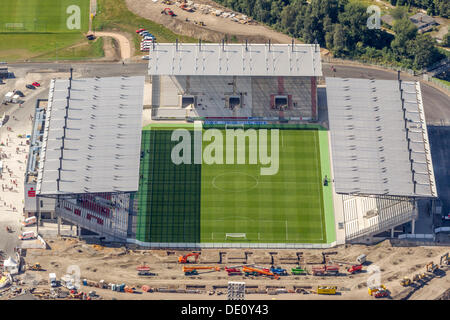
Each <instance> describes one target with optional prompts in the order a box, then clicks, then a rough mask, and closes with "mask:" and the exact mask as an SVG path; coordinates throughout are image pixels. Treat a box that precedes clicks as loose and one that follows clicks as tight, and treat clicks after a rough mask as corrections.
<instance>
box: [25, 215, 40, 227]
mask: <svg viewBox="0 0 450 320" xmlns="http://www.w3.org/2000/svg"><path fill="white" fill-rule="evenodd" d="M36 222H37V219H36V216H32V217H29V218H27V219H25V220H24V221H23V222H22V224H23V225H24V227H29V226H32V225H33V224H35V223H36Z"/></svg>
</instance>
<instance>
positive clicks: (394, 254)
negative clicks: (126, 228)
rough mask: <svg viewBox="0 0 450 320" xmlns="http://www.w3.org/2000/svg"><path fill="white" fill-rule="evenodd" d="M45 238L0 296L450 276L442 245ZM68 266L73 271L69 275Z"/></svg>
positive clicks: (159, 293) (194, 290) (416, 289)
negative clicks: (191, 245) (215, 246)
mask: <svg viewBox="0 0 450 320" xmlns="http://www.w3.org/2000/svg"><path fill="white" fill-rule="evenodd" d="M48 245H49V249H48V250H39V249H28V250H26V252H25V250H22V253H21V258H20V262H21V264H20V269H21V270H24V271H23V272H20V273H21V274H20V275H15V276H14V282H13V283H11V286H6V285H5V283H6V282H8V281H9V280H7V278H6V279H5V277H2V284H3V285H2V288H1V289H0V294H1V295H2V297H1V298H0V299H10V298H12V297H14V296H17V295H21V294H25V293H29V294H32V295H33V296H34V297H36V298H37V299H191V300H192V299H193V300H197V299H222V300H223V299H227V292H228V291H227V288H228V282H229V281H241V282H245V299H273V298H275V299H364V300H365V299H395V300H404V299H438V298H439V297H440V296H441V295H443V294H444V293H445V292H446V290H447V291H448V288H449V282H450V279H449V277H448V274H447V272H448V264H449V257H448V251H447V252H445V250H448V248H444V247H428V248H424V247H410V248H399V247H393V246H392V245H391V244H390V243H389V241H385V242H382V243H380V244H378V245H376V246H364V245H351V246H342V247H338V248H335V250H334V251H329V250H327V251H321V250H314V249H313V250H307V251H301V252H299V251H292V250H278V251H277V252H273V251H266V250H252V251H242V250H235V249H231V250H223V251H218V250H211V249H207V250H202V251H201V252H188V251H169V250H140V249H133V248H131V247H127V248H125V247H119V248H111V247H103V246H101V245H96V244H86V242H82V241H79V240H76V239H72V238H62V239H55V240H49V243H48ZM38 261H39V262H38ZM74 265H76V266H77V268H79V269H78V271H81V273H80V274H76V272H74V273H73V274H71V272H72V271H76V270H75V269H74ZM78 271H77V272H78ZM49 274H54V277H55V278H54V281H55V285H52V284H50V282H51V279H50V280H49ZM377 276H379V280H380V281H381V283H380V284H376V280H377V279H376V277H377ZM67 279H70V280H67ZM74 289H76V290H75V291H74ZM80 292H81V294H80Z"/></svg>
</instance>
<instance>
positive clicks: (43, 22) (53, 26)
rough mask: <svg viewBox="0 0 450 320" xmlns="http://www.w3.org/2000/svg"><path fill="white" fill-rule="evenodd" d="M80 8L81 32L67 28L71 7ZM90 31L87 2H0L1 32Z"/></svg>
mask: <svg viewBox="0 0 450 320" xmlns="http://www.w3.org/2000/svg"><path fill="white" fill-rule="evenodd" d="M73 5H75V6H78V7H79V8H80V18H81V25H80V29H72V30H71V29H69V28H68V26H67V20H68V18H69V17H70V16H71V15H72V12H69V13H67V10H68V8H69V7H70V6H73ZM88 28H89V0H57V1H55V0H2V1H1V10H0V32H23V33H30V32H58V33H60V32H83V31H87V30H88Z"/></svg>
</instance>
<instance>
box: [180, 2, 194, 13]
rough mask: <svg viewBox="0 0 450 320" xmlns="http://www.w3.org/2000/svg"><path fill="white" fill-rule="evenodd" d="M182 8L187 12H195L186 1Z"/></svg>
mask: <svg viewBox="0 0 450 320" xmlns="http://www.w3.org/2000/svg"><path fill="white" fill-rule="evenodd" d="M180 8H181V9H183V10H184V11H187V12H194V10H193V9H192V8H191V7H188V6H187V5H186V4H185V3H182V4H181V5H180Z"/></svg>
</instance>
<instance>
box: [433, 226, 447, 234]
mask: <svg viewBox="0 0 450 320" xmlns="http://www.w3.org/2000/svg"><path fill="white" fill-rule="evenodd" d="M449 231H450V227H440V228H436V229H434V233H439V232H449Z"/></svg>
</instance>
